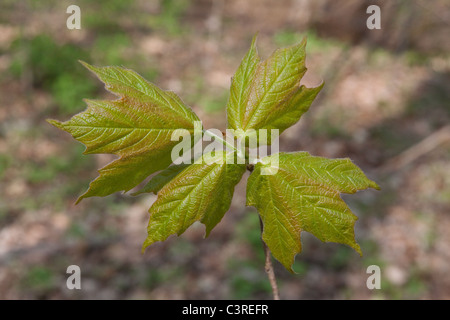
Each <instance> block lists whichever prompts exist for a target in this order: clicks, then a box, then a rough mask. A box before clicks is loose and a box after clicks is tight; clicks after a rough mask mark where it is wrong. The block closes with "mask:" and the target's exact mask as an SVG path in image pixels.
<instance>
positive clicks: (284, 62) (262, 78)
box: [227, 38, 323, 135]
mask: <svg viewBox="0 0 450 320" xmlns="http://www.w3.org/2000/svg"><path fill="white" fill-rule="evenodd" d="M305 46H306V38H305V39H303V41H302V42H301V43H299V44H297V45H294V46H291V47H287V48H284V49H278V50H276V51H275V52H274V53H273V54H272V55H271V56H270V57H269V58H268V59H267V60H265V61H263V62H261V61H260V58H259V56H258V53H257V50H256V39H255V38H254V39H253V42H252V45H251V47H250V50H249V51H248V53H247V54H246V56H245V57H244V59H243V60H242V62H241V64H240V66H239V68H238V69H237V71H236V74H235V76H234V77H233V79H232V83H231V90H230V98H229V100H228V104H227V118H228V128H231V129H235V130H237V132H238V134H237V135H248V133H249V132H250V130H251V129H254V130H258V129H279V130H280V133H281V132H282V131H284V130H285V129H287V128H288V127H290V126H292V125H293V124H295V123H296V122H297V121H298V120H299V119H300V117H301V116H302V115H303V114H304V113H305V112H306V111H307V110H308V109H309V107H310V105H311V103H312V101H313V100H314V98H315V97H316V96H317V94H318V93H319V92H320V90H321V89H322V87H323V84H321V85H320V86H318V87H316V88H306V87H305V86H302V85H300V81H301V79H302V77H303V75H304V74H305V72H306V70H307V69H306V67H305V56H306V54H305Z"/></svg>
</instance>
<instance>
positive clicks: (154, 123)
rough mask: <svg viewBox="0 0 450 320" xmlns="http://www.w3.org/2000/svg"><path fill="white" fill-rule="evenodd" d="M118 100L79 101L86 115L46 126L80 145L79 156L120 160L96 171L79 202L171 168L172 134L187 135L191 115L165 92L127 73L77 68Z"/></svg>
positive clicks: (191, 126) (114, 69)
mask: <svg viewBox="0 0 450 320" xmlns="http://www.w3.org/2000/svg"><path fill="white" fill-rule="evenodd" d="M82 63H83V65H84V66H85V67H86V68H88V69H89V70H91V71H92V72H94V73H95V74H96V75H97V76H98V78H99V79H100V80H101V81H103V82H104V83H105V85H106V89H108V90H109V91H111V92H113V93H115V94H116V95H118V96H119V97H120V99H119V100H113V101H95V100H85V101H86V103H87V105H88V108H87V110H86V111H84V112H82V113H80V114H77V115H75V116H74V117H73V118H72V119H70V120H69V121H66V122H59V121H57V120H48V121H49V122H50V123H51V124H53V125H55V126H56V127H58V128H60V129H63V130H65V131H67V132H69V133H70V134H71V135H72V136H73V137H74V138H75V139H76V140H78V141H80V142H82V143H83V144H85V145H86V151H85V152H84V153H85V154H92V153H112V154H116V155H119V156H120V158H119V159H117V160H115V161H113V162H111V163H110V164H108V165H106V166H105V167H103V168H101V169H100V170H99V173H100V176H99V177H98V178H97V179H95V180H94V181H92V182H91V184H90V186H89V189H88V190H87V191H86V192H85V193H84V194H83V195H81V196H80V197H79V198H78V200H77V203H78V202H79V201H81V200H82V199H83V198H87V197H92V196H106V195H109V194H111V193H114V192H117V191H125V192H126V191H129V190H130V189H132V188H134V187H135V186H137V185H138V184H139V183H141V182H142V181H143V180H144V179H145V178H147V177H148V176H149V175H151V174H152V173H154V172H156V171H159V170H161V169H164V168H166V167H167V166H169V165H170V164H171V163H172V159H171V150H172V148H173V147H174V146H175V145H176V144H177V143H178V141H171V136H172V134H173V133H174V131H179V130H183V129H185V130H187V132H189V134H193V130H194V122H195V121H199V119H198V117H197V116H196V115H195V113H194V112H193V111H192V110H191V109H190V108H189V107H187V106H186V105H185V104H184V103H183V102H182V101H181V99H180V98H179V97H178V96H177V95H176V94H175V93H173V92H171V91H163V90H161V89H159V88H158V87H156V86H155V85H153V84H151V83H150V82H148V81H146V80H145V79H144V78H142V77H141V76H140V75H138V74H137V73H136V72H134V71H132V70H128V69H125V68H120V67H103V68H97V67H94V66H90V65H88V64H87V63H84V62H82Z"/></svg>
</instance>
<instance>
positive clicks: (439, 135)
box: [379, 125, 450, 172]
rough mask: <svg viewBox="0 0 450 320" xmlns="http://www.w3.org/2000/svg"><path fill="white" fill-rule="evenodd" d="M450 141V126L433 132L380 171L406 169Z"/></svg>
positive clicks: (388, 162)
mask: <svg viewBox="0 0 450 320" xmlns="http://www.w3.org/2000/svg"><path fill="white" fill-rule="evenodd" d="M449 141H450V125H446V126H444V127H442V128H440V129H439V130H437V131H435V132H433V133H432V134H430V135H429V136H428V137H426V138H425V139H423V140H422V141H420V142H419V143H417V144H415V145H413V146H412V147H410V148H408V149H406V150H405V151H403V152H402V153H400V154H399V155H397V156H395V157H394V158H392V159H390V160H389V161H387V162H386V163H385V164H384V165H383V166H382V167H381V168H380V169H379V170H380V171H381V172H390V171H395V170H398V169H400V168H404V167H406V166H407V165H408V164H410V163H411V162H413V161H415V160H416V159H417V158H419V157H421V156H423V155H425V154H427V153H429V152H430V151H432V150H434V149H436V148H437V147H439V146H441V145H442V144H444V143H446V142H449Z"/></svg>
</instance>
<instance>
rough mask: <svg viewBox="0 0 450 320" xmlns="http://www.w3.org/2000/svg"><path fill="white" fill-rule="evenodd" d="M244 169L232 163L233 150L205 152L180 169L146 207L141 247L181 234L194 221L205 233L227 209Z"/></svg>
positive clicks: (243, 165) (242, 166)
mask: <svg viewBox="0 0 450 320" xmlns="http://www.w3.org/2000/svg"><path fill="white" fill-rule="evenodd" d="M230 157H231V161H229V160H230ZM205 158H208V161H205ZM245 170H246V166H245V164H235V163H234V155H233V153H231V154H229V153H226V152H216V153H215V154H214V155H212V154H211V153H208V154H205V155H203V156H202V157H200V158H199V159H197V160H196V162H194V163H193V164H192V165H190V166H187V167H186V168H185V169H183V170H182V171H181V172H180V173H178V174H177V175H176V176H175V178H173V179H172V180H171V181H170V182H168V183H167V184H166V185H164V187H162V189H161V190H160V191H159V192H158V198H157V199H156V201H155V203H154V204H153V205H152V207H151V208H150V210H149V212H150V221H149V223H148V228H147V231H148V237H147V240H145V243H144V246H143V249H145V248H146V247H148V246H149V245H151V244H152V243H154V242H156V241H163V240H165V239H167V237H168V236H169V235H171V234H175V233H176V234H178V235H180V234H182V233H183V232H184V231H185V230H186V229H187V228H188V227H189V226H190V225H191V224H192V223H194V222H195V221H201V222H202V223H203V224H204V225H205V226H206V236H208V235H209V233H210V232H211V230H212V229H213V228H214V227H215V226H216V224H217V223H219V221H220V220H221V219H222V217H223V215H224V214H225V212H226V211H227V210H228V209H229V207H230V204H231V199H232V197H233V192H234V187H235V186H236V184H237V183H238V182H239V181H240V180H241V178H242V175H243V174H244V172H245Z"/></svg>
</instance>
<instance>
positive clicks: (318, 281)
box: [0, 0, 450, 299]
mask: <svg viewBox="0 0 450 320" xmlns="http://www.w3.org/2000/svg"><path fill="white" fill-rule="evenodd" d="M373 2H374V3H376V4H378V5H379V6H380V8H381V17H382V29H381V30H368V29H367V28H366V25H365V24H366V19H367V17H368V15H367V14H366V12H365V10H366V7H367V5H368V4H367V3H366V2H364V1H357V0H355V1H353V0H348V1H331V0H321V1H309V0H297V1H295V0H292V1H287V0H282V1H280V0H263V1H248V0H231V1H223V0H201V1H188V0H181V1H180V0H178V1H168V0H167V1H162V0H160V1H157V0H155V1H143V0H134V1H125V0H111V1H95V2H92V1H87V0H82V1H81V0H80V1H52V0H46V1H39V2H37V1H12V0H3V1H2V4H1V5H0V299H227V298H231V299H270V298H271V290H270V286H269V283H268V281H267V278H266V275H265V273H264V267H263V265H264V257H263V251H262V246H261V242H260V231H259V222H258V217H257V213H256V211H255V210H254V209H253V208H248V207H245V179H244V180H243V181H242V182H241V183H240V184H239V185H238V187H237V189H236V192H235V196H234V199H233V204H232V207H231V209H230V211H229V212H228V213H227V214H226V215H225V217H224V219H223V220H222V222H221V223H220V224H219V225H218V226H217V227H216V229H214V230H213V232H212V233H211V235H210V237H209V238H208V239H206V240H205V239H203V235H204V227H203V226H202V225H200V224H194V225H193V226H192V227H191V228H189V229H188V231H187V232H186V233H185V234H184V235H182V236H181V237H179V238H177V237H171V238H169V239H168V240H167V241H165V242H164V243H157V244H155V245H153V246H152V247H150V248H149V249H147V251H146V253H145V254H144V255H142V254H141V251H140V249H141V244H142V242H143V241H144V239H145V237H146V225H147V221H148V213H147V210H148V208H149V207H150V205H151V203H152V202H153V201H154V200H155V196H153V195H143V196H140V197H131V196H129V195H122V194H115V195H112V196H109V197H106V198H90V199H87V200H84V201H83V202H82V203H80V204H79V205H77V206H74V202H75V200H76V198H77V197H78V196H79V195H80V194H81V193H82V192H84V191H85V190H86V188H87V187H88V184H89V182H90V181H91V180H93V179H94V178H95V177H96V176H97V172H96V170H97V168H100V167H101V166H103V165H105V164H106V163H108V162H109V161H111V160H112V159H113V158H112V157H110V156H108V155H95V156H94V155H88V156H83V155H82V152H83V150H84V147H83V146H82V145H81V144H79V143H77V142H76V141H74V140H73V139H72V138H71V137H70V136H69V135H68V134H64V133H63V132H61V131H59V130H57V129H55V128H54V127H52V126H50V125H49V124H48V123H46V122H45V119H47V118H56V119H60V120H66V119H68V118H69V117H70V116H71V115H73V114H75V113H77V112H80V111H83V110H84V109H85V104H84V102H83V101H82V99H83V98H92V99H100V98H102V97H106V96H107V95H108V93H106V91H105V90H104V89H103V88H102V86H101V83H99V81H97V80H96V79H94V77H93V76H92V75H91V74H89V72H87V71H86V70H85V69H84V68H83V67H82V66H81V65H80V64H79V63H78V62H77V61H78V60H84V61H87V62H89V63H91V64H96V65H100V66H101V65H123V66H126V67H128V68H131V69H134V70H136V71H137V72H139V73H140V74H142V75H143V76H144V77H145V78H147V79H148V80H150V81H152V82H154V83H155V84H157V85H158V86H159V87H161V88H164V89H171V90H174V91H175V92H176V93H177V94H178V95H180V97H182V98H183V100H184V101H185V102H186V103H187V104H188V105H190V106H191V107H192V108H193V109H194V111H195V112H196V113H197V114H198V115H199V117H200V118H201V119H203V121H204V125H205V127H206V128H219V129H224V128H226V117H225V105H226V102H227V99H228V89H229V85H230V78H231V76H232V75H233V73H234V71H235V70H236V68H237V67H238V65H239V63H240V60H241V59H242V57H243V56H244V54H245V53H246V51H247V49H248V48H249V46H250V42H251V38H252V37H253V35H254V34H256V33H257V32H258V48H259V52H260V54H261V56H262V57H263V58H266V57H268V56H269V55H270V53H271V52H272V51H273V50H275V49H276V48H278V47H280V46H287V45H291V44H294V43H297V42H299V41H301V39H302V37H303V36H305V35H307V36H308V45H307V67H308V72H307V74H306V76H305V77H304V80H303V81H304V83H305V84H306V85H307V86H314V85H317V84H319V83H320V82H321V81H322V80H323V81H325V87H324V89H323V90H322V92H321V94H320V95H319V97H318V98H317V100H316V101H315V102H314V104H313V105H312V107H311V109H310V111H309V112H308V113H307V114H306V115H304V116H303V118H302V119H301V121H300V122H299V123H298V124H297V125H295V126H293V127H291V128H290V129H288V130H287V131H286V132H285V133H284V134H283V135H282V136H281V144H280V150H281V151H297V150H305V151H308V152H310V153H311V154H313V155H319V156H327V157H333V158H336V157H350V158H351V159H352V160H353V161H354V162H355V163H356V164H357V165H359V166H360V167H361V168H362V169H363V170H364V171H365V172H366V173H367V174H368V176H369V177H370V178H371V179H373V180H375V181H376V182H378V184H379V185H380V186H381V188H382V190H381V191H379V192H378V191H374V190H368V191H364V192H361V193H358V194H356V195H352V196H351V197H345V200H346V201H347V203H348V204H349V206H350V207H351V208H352V210H353V212H354V213H355V214H356V215H357V216H358V217H359V220H358V221H357V223H356V239H357V241H358V242H359V244H360V245H361V249H362V251H363V254H364V255H363V257H359V255H358V254H357V253H355V252H354V251H352V249H350V248H348V247H346V246H343V245H337V244H332V243H326V244H324V243H321V242H320V241H319V240H317V239H316V238H314V237H313V236H311V235H309V234H306V233H303V240H302V241H303V252H302V253H301V254H300V255H298V256H297V258H296V262H295V265H294V269H295V270H296V272H297V273H298V274H295V275H293V274H290V273H289V272H287V271H286V270H285V269H284V268H283V267H282V266H281V265H280V264H279V263H278V262H274V263H275V271H276V274H277V276H278V281H279V285H280V291H281V297H282V298H283V299H450V276H449V274H450V265H449V263H450V232H449V230H450V161H449V159H450V147H449V146H450V144H449V137H450V129H449V125H450V121H449V120H450V55H449V52H450V41H449V34H450V28H449V21H450V5H449V3H448V1H445V0H441V1H440V0H436V1H419V0H412V1H401V0H397V1H373ZM71 4H77V5H79V6H80V8H81V16H82V25H81V27H82V28H81V30H68V29H67V28H66V19H67V17H68V16H69V15H68V14H67V13H66V8H67V7H68V6H69V5H71ZM73 264H75V265H79V266H80V268H81V275H82V290H68V289H67V288H66V279H67V276H68V275H67V274H66V268H67V266H69V265H73ZM372 264H376V265H379V266H380V267H381V271H382V273H381V276H382V284H381V289H380V290H369V289H368V288H367V287H366V279H367V277H368V276H369V275H368V274H366V268H367V267H368V266H369V265H372Z"/></svg>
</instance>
